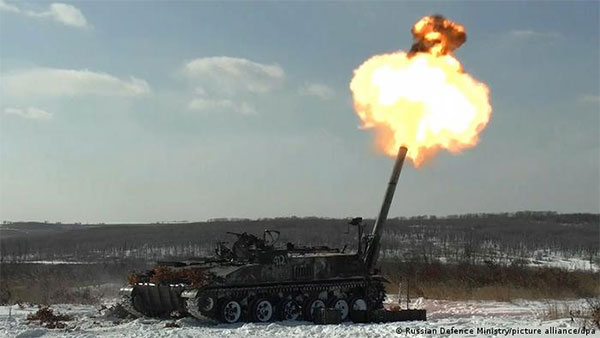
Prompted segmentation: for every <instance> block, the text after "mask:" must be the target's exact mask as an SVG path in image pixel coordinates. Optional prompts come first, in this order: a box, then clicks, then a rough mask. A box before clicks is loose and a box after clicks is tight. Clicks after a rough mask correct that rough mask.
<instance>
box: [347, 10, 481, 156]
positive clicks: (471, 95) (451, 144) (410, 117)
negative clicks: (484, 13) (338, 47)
mask: <svg viewBox="0 0 600 338" xmlns="http://www.w3.org/2000/svg"><path fill="white" fill-rule="evenodd" d="M427 18H429V19H427ZM426 19H427V20H426ZM445 22H447V23H445ZM424 28H426V32H425V33H423V32H424ZM436 29H437V30H436ZM416 32H418V33H419V34H416ZM413 33H414V35H415V40H417V41H416V43H415V45H413V51H412V52H411V53H409V54H407V53H405V52H402V51H400V52H396V53H389V54H382V55H375V56H373V57H371V58H370V59H368V60H367V61H365V62H364V63H363V64H362V65H361V66H359V67H358V68H357V69H356V70H355V71H354V77H353V78H352V81H351V82H350V90H351V91H352V96H353V99H354V107H355V110H356V112H357V114H358V116H359V117H360V119H361V121H362V126H363V127H364V128H373V129H374V130H375V133H376V137H377V144H378V145H379V147H380V148H381V149H382V150H383V151H384V152H385V153H386V154H388V155H391V156H395V155H396V153H397V151H398V149H399V147H400V146H406V147H407V148H408V153H407V157H408V158H410V159H411V160H412V162H413V163H414V165H415V166H416V167H419V166H420V165H421V164H422V163H423V162H424V161H425V160H427V159H428V158H430V157H431V156H433V155H434V154H435V153H436V151H437V150H438V149H446V150H448V151H450V152H452V153H458V152H460V151H461V150H463V149H465V148H469V147H472V146H474V145H475V144H477V142H478V140H479V137H478V136H479V133H480V132H481V130H483V128H485V126H486V125H487V123H488V121H489V119H490V115H491V112H492V108H491V105H490V100H489V90H488V88H487V86H486V85H485V84H483V83H481V82H479V81H477V80H475V79H473V78H472V77H471V76H469V75H468V74H467V73H465V72H464V71H463V69H462V66H461V64H460V62H459V61H458V60H457V59H456V58H454V57H453V56H452V55H451V54H450V52H451V51H452V50H453V49H455V48H457V47H458V46H459V45H460V44H461V43H462V42H464V41H465V39H466V35H464V28H463V27H462V26H461V25H458V24H456V23H452V22H451V21H449V20H447V19H445V18H443V17H440V16H435V17H425V18H423V19H421V20H419V21H418V22H417V24H415V27H413ZM438 34H440V36H441V37H439V36H438ZM432 36H438V38H436V39H434V40H432V39H431V37H432ZM424 39H425V40H424ZM457 41H458V42H457ZM415 46H418V47H417V48H415ZM423 50H426V52H424V51H423Z"/></svg>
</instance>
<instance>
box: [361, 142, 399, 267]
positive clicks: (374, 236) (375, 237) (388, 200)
mask: <svg viewBox="0 0 600 338" xmlns="http://www.w3.org/2000/svg"><path fill="white" fill-rule="evenodd" d="M407 151H408V149H407V148H406V147H404V146H401V147H400V149H399V150H398V155H397V156H396V163H395V164H394V169H393V170H392V176H391V177H390V182H389V183H388V186H387V190H386V191H385V196H384V198H383V203H382V204H381V210H380V211H379V215H377V220H375V225H373V231H372V232H371V239H370V241H369V243H368V247H367V249H366V250H365V259H364V262H365V265H366V267H367V268H368V269H369V271H371V270H373V268H374V266H375V263H376V262H377V258H378V256H379V242H380V240H381V234H382V233H383V225H384V224H385V221H386V220H387V216H388V212H389V211H390V205H391V204H392V199H393V198H394V192H395V191H396V184H397V183H398V178H399V177H400V172H401V171H402V165H403V164H404V159H405V158H406V152H407Z"/></svg>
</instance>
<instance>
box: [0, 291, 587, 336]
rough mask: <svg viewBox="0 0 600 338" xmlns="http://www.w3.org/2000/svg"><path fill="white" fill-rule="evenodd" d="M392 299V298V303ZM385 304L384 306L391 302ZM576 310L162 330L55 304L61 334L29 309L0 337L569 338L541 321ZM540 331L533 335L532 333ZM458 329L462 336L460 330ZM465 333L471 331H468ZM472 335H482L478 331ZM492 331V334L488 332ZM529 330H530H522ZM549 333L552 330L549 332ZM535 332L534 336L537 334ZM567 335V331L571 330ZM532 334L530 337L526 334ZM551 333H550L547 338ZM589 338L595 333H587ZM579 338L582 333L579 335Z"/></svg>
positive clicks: (534, 306)
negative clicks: (61, 317)
mask: <svg viewBox="0 0 600 338" xmlns="http://www.w3.org/2000/svg"><path fill="white" fill-rule="evenodd" d="M392 300H393V299H392ZM392 300H390V301H392ZM553 303H558V304H560V305H559V307H563V306H568V307H569V308H570V309H578V308H580V307H582V306H583V305H584V304H585V301H584V300H572V301H568V302H563V301H516V302H512V303H502V302H488V301H486V302H483V301H472V302H459V301H445V300H425V299H417V300H415V302H413V306H414V307H417V308H424V309H427V315H428V321H426V322H397V323H386V324H353V323H343V324H340V325H314V324H311V323H308V322H275V323H269V324H256V323H244V324H241V323H240V324H235V325H225V324H219V325H210V324H206V323H200V322H198V321H196V320H194V319H192V318H183V319H179V320H177V321H176V323H177V325H179V326H180V327H177V328H168V327H165V324H166V323H171V322H172V321H169V320H156V319H136V320H119V319H117V318H113V317H110V316H108V315H107V314H106V311H105V310H99V307H98V306H89V305H69V304H66V305H56V306H53V307H52V308H53V309H54V310H55V312H59V313H63V314H68V315H71V316H72V317H73V320H72V321H69V322H66V323H67V325H68V326H67V328H66V329H46V328H42V327H40V325H39V323H36V322H32V323H28V321H27V319H26V317H27V315H28V314H30V313H33V312H35V311H36V310H37V308H35V307H25V308H19V307H18V306H16V305H13V306H0V336H2V337H20V338H25V337H29V338H33V337H200V338H202V337H244V338H249V337H348V338H354V337H448V336H453V337H460V336H465V335H468V336H481V337H490V336H506V337H522V336H529V337H535V336H561V335H560V334H558V335H557V334H556V333H557V332H561V331H560V330H564V331H562V333H563V334H562V335H564V336H567V335H568V336H572V334H569V332H567V331H566V330H574V329H579V327H580V325H579V323H578V322H577V321H574V322H573V321H571V319H570V318H567V319H556V320H545V319H544V317H545V313H546V312H547V311H548V309H549V308H550V307H551V304H553ZM538 329H539V330H540V331H535V330H538ZM461 330H462V331H461ZM469 330H472V332H473V333H472V334H471V332H469ZM478 330H488V331H479V332H478ZM494 330H495V331H494ZM515 330H516V331H515ZM524 330H530V331H524ZM552 330H554V331H552ZM538 332H539V333H538ZM571 332H572V331H571ZM528 333H532V334H528ZM552 333H554V334H552ZM588 334H589V335H590V336H594V335H596V336H597V335H598V331H597V330H596V331H595V332H588ZM580 335H581V336H584V335H585V334H584V333H581V332H580Z"/></svg>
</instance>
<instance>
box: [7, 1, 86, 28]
mask: <svg viewBox="0 0 600 338" xmlns="http://www.w3.org/2000/svg"><path fill="white" fill-rule="evenodd" d="M0 10H2V11H6V12H12V13H17V14H22V15H26V16H29V17H33V18H41V19H46V18H48V19H51V20H54V21H56V22H58V23H61V24H63V25H65V26H69V27H75V28H89V27H90V26H89V24H88V22H87V20H86V18H85V16H84V15H83V13H82V12H81V11H80V10H79V9H78V8H77V7H75V6H72V5H68V4H63V3H52V4H50V6H49V7H48V8H47V9H46V10H40V11H32V10H24V9H21V8H19V7H17V6H15V5H12V4H9V3H7V2H5V1H4V0H0Z"/></svg>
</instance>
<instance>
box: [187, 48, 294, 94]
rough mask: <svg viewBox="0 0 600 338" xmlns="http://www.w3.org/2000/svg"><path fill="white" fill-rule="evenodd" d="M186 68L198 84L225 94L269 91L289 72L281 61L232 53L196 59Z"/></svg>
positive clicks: (190, 76) (188, 74)
mask: <svg viewBox="0 0 600 338" xmlns="http://www.w3.org/2000/svg"><path fill="white" fill-rule="evenodd" d="M183 72H184V74H185V75H186V76H187V77H188V78H189V79H190V80H192V81H193V82H195V83H196V85H200V86H202V88H203V89H205V90H210V91H213V92H218V93H220V94H222V95H233V94H235V93H238V92H250V93H267V92H270V91H272V90H273V89H275V88H277V87H278V86H280V85H281V83H282V82H283V80H284V78H285V72H284V71H283V69H282V68H281V67H280V66H279V65H277V64H270V65H269V64H262V63H258V62H254V61H250V60H247V59H243V58H234V57H228V56H217V57H205V58H198V59H194V60H192V61H189V62H188V63H186V64H185V66H184V67H183Z"/></svg>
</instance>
